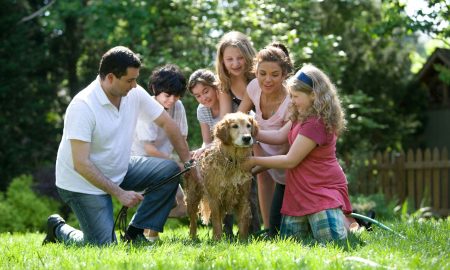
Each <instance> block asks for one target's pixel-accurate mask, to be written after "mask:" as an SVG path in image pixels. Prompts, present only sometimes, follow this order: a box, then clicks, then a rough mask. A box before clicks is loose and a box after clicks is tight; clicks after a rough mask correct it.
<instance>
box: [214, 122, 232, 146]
mask: <svg viewBox="0 0 450 270" xmlns="http://www.w3.org/2000/svg"><path fill="white" fill-rule="evenodd" d="M229 125H230V121H228V120H222V121H220V122H219V123H217V124H216V126H215V128H214V137H216V138H218V139H219V140H221V141H222V143H223V144H225V145H230V144H231V136H230V132H229Z"/></svg>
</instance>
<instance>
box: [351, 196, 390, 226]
mask: <svg viewBox="0 0 450 270" xmlns="http://www.w3.org/2000/svg"><path fill="white" fill-rule="evenodd" d="M350 201H351V203H352V207H353V208H354V209H355V210H357V211H358V212H359V213H360V214H363V215H366V213H367V212H368V211H370V210H373V211H375V213H376V217H375V219H380V220H389V219H392V218H394V217H395V215H396V213H395V207H396V203H395V201H393V200H392V201H387V200H386V198H385V196H384V195H383V194H381V193H377V194H371V195H356V196H355V195H353V196H350Z"/></svg>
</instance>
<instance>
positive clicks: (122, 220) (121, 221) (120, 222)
mask: <svg viewBox="0 0 450 270" xmlns="http://www.w3.org/2000/svg"><path fill="white" fill-rule="evenodd" d="M195 166H197V163H196V162H195V160H194V159H191V160H189V161H187V162H185V163H184V169H183V170H182V171H180V172H177V173H176V174H174V175H172V176H170V177H168V178H166V179H164V180H163V181H161V182H159V183H158V184H156V185H154V186H151V187H148V188H147V189H146V190H145V191H144V193H143V194H142V196H145V195H147V194H148V193H150V192H152V191H155V190H156V189H158V188H160V187H161V186H163V185H165V184H168V183H170V182H172V181H173V180H174V179H175V178H177V177H178V176H180V175H182V174H184V173H185V172H187V171H189V170H190V169H192V168H193V167H195ZM127 213H128V207H126V206H122V208H121V209H120V211H119V213H118V214H117V217H116V219H115V221H114V226H113V230H112V233H111V237H112V239H113V241H114V236H115V230H116V226H117V228H118V229H119V230H120V239H125V233H126V230H127V220H128V218H127Z"/></svg>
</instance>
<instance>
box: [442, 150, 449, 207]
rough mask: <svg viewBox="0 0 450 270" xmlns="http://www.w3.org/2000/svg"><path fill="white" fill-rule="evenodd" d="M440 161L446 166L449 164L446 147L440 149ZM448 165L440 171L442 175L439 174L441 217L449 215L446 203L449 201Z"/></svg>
mask: <svg viewBox="0 0 450 270" xmlns="http://www.w3.org/2000/svg"><path fill="white" fill-rule="evenodd" d="M441 160H442V161H443V162H446V163H447V164H448V163H449V161H448V152H447V147H444V149H442V154H441ZM448 171H449V168H448V165H447V166H444V168H443V169H442V174H441V177H442V178H441V179H442V193H441V195H442V197H441V198H442V199H441V200H442V201H441V208H442V211H441V212H442V213H441V214H443V215H448V214H449V209H448V206H449V205H448V203H449V199H450V194H449V193H450V192H449V191H450V190H449V188H448Z"/></svg>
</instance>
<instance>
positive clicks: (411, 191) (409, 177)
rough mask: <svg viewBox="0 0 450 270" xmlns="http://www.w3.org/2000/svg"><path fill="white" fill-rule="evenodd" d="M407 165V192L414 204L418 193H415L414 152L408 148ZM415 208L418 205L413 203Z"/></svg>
mask: <svg viewBox="0 0 450 270" xmlns="http://www.w3.org/2000/svg"><path fill="white" fill-rule="evenodd" d="M406 165H408V168H406V169H407V172H406V174H407V180H406V181H407V182H408V184H407V186H408V187H407V192H406V197H407V198H410V199H411V201H412V202H413V204H415V198H416V194H415V188H414V182H415V181H414V168H413V165H414V152H413V150H411V149H408V152H407V154H406V164H405V167H407V166H406ZM413 207H414V208H416V207H417V205H413Z"/></svg>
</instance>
